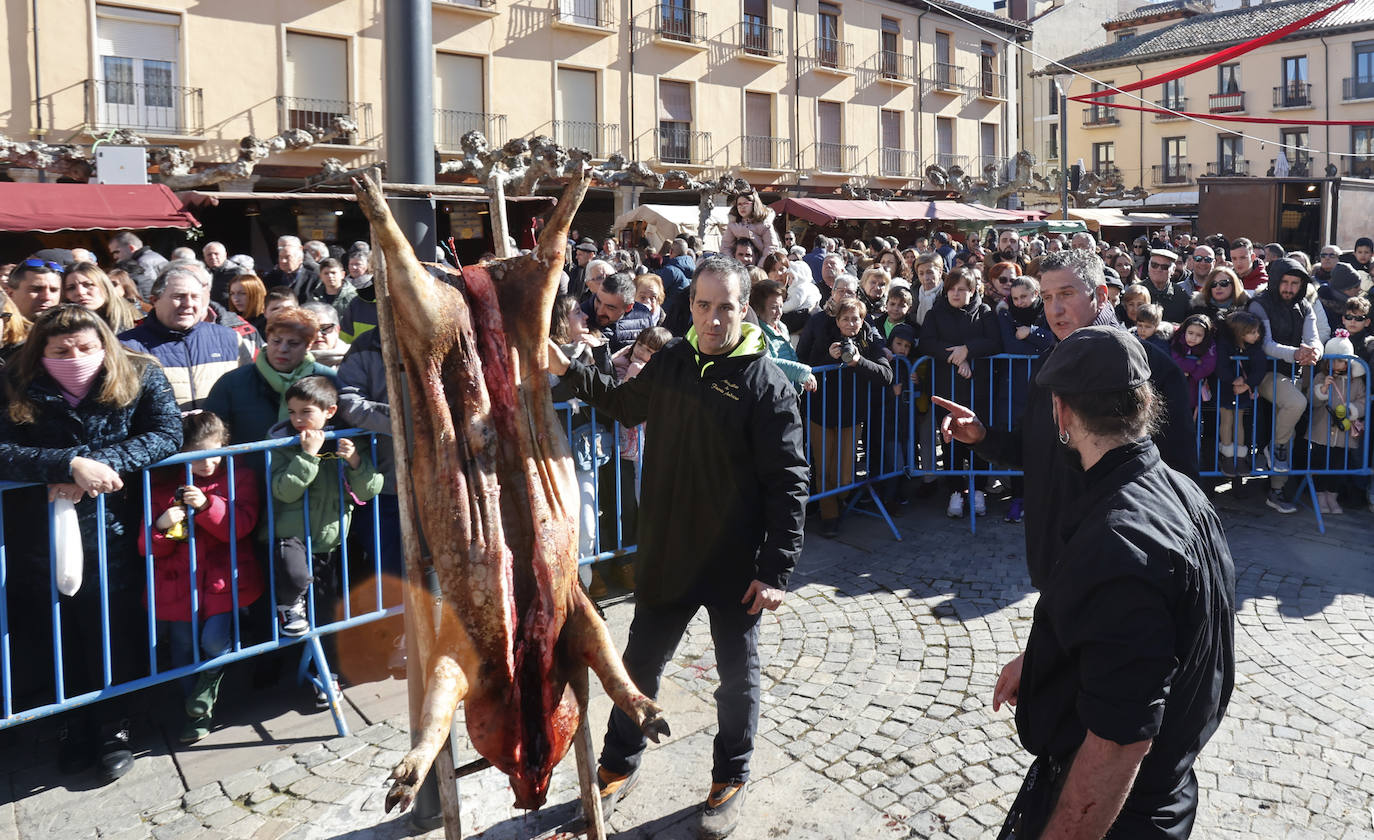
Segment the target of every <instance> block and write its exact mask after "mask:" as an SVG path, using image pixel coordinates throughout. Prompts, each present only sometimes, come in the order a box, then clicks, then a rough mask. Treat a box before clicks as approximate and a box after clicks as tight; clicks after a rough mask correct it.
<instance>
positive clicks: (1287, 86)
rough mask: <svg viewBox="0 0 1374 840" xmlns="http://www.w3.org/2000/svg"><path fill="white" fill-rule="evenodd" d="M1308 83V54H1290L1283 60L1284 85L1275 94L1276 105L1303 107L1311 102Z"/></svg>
mask: <svg viewBox="0 0 1374 840" xmlns="http://www.w3.org/2000/svg"><path fill="white" fill-rule="evenodd" d="M1310 89H1311V88H1310V87H1309V86H1308V84H1307V56H1305V55H1296V56H1289V57H1287V58H1285V59H1284V60H1283V87H1282V88H1280V89H1279V91H1278V95H1277V96H1275V97H1274V98H1275V102H1274V107H1276V108H1277V107H1283V108H1301V107H1305V106H1307V105H1310V104H1312V103H1311V101H1310V100H1311V98H1312V97H1311V94H1310V93H1309V91H1310Z"/></svg>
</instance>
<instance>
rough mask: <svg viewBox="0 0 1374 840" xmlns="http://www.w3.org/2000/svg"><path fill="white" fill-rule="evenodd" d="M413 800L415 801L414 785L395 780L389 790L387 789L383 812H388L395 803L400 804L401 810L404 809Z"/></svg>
mask: <svg viewBox="0 0 1374 840" xmlns="http://www.w3.org/2000/svg"><path fill="white" fill-rule="evenodd" d="M413 801H415V788H414V786H412V785H406V784H401V783H400V782H396V783H395V784H394V785H392V786H391V790H389V791H387V794H386V811H385V812H386V813H388V814H390V813H391V809H392V808H395V807H396V806H397V805H400V806H401V810H402V811H404V810H405V809H407V808H409V807H410V803H411V802H413Z"/></svg>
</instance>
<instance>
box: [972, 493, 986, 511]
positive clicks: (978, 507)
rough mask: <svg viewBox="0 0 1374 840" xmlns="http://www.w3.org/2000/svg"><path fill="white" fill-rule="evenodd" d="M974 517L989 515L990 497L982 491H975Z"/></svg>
mask: <svg viewBox="0 0 1374 840" xmlns="http://www.w3.org/2000/svg"><path fill="white" fill-rule="evenodd" d="M973 515H974V516H987V515H988V497H987V495H986V494H984V493H983V491H982V490H974V491H973Z"/></svg>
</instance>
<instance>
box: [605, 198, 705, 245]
mask: <svg viewBox="0 0 1374 840" xmlns="http://www.w3.org/2000/svg"><path fill="white" fill-rule="evenodd" d="M728 213H729V208H726V207H712V208H711V215H710V216H709V217H707V220H706V238H705V241H703V242H701V243H700V245H701V247H702V248H705V249H706V250H708V251H719V250H720V238H721V235H722V234H723V233H724V232H725V227H726V225H728V224H730V218H729V216H728V215H727V214H728ZM700 221H701V217H700V212H699V211H698V209H697V208H696V206H694V205H679V204H641V205H639V206H638V207H636V208H635V209H633V210H631V211H630V212H628V213H622V214H621V215H620V216H618V217H616V220H615V230H617V231H619V230H623V229H624V228H626V227H629V226H630V225H631V224H633V223H634V222H643V223H644V226H645V227H644V235H645V236H646V237H647V238H648V240H649V247H651V248H654V249H658V248H660V247H662V245H663V243H664V242H666V241H668V240H671V239H673V238H674V237H676V236H679V235H682V234H688V233H690V234H692V235H694V236H695V235H697V229H698V225H699V223H700Z"/></svg>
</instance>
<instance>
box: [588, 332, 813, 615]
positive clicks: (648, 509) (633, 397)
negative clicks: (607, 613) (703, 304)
mask: <svg viewBox="0 0 1374 840" xmlns="http://www.w3.org/2000/svg"><path fill="white" fill-rule="evenodd" d="M563 379H564V381H566V382H570V383H572V385H573V389H574V390H575V391H576V392H577V395H578V396H579V397H581V398H582V399H584V400H586V401H587V402H589V403H591V404H592V405H595V406H596V407H597V408H598V409H599V410H601V411H604V412H606V413H607V414H609V415H611V416H612V417H614V418H615V419H616V420H618V421H620V423H621V424H623V425H625V426H636V425H638V424H640V423H645V422H647V424H648V425H647V426H646V427H645V446H644V468H643V478H642V484H641V491H640V501H639V504H640V509H641V514H640V517H639V552H638V554H637V555H636V558H635V598H636V600H637V601H638V602H639V603H640V604H641V605H653V604H669V603H698V604H701V603H712V604H721V605H726V604H730V605H733V606H735V607H738V606H739V602H740V599H741V598H743V597H744V593H745V591H746V590H747V589H748V588H749V583H750V581H752V580H760V581H763V582H764V583H765V584H768V585H769V586H774V587H777V588H779V589H785V588H786V587H787V579H788V577H789V576H790V575H791V573H792V569H793V568H794V567H795V566H796V562H797V557H798V555H799V554H800V553H801V545H802V523H803V518H804V510H805V505H806V497H807V485H808V481H809V475H808V468H807V463H806V455H805V453H804V451H803V445H802V424H801V417H800V416H799V415H798V413H797V396H796V391H794V390H793V389H792V385H791V383H789V382H788V381H787V377H786V375H784V374H783V372H782V371H781V370H780V369H779V368H778V366H777V365H776V364H774V363H773V361H772V360H771V359H769V358H768V353H767V349H766V345H765V342H764V340H763V336H762V331H761V330H759V329H758V328H757V327H754V326H753V325H751V324H745V325H744V338H743V340H742V341H741V343H740V345H739V346H738V347H736V349H735V350H734V351H733V352H731V353H730V354H729V355H726V356H704V355H701V354H700V353H698V352H697V349H696V345H695V333H694V332H692V333H689V334H688V336H687V337H686V338H683V339H677V340H674V341H671V342H669V343H668V344H667V345H666V346H665V347H664V348H663V349H662V350H660V351H659V352H657V353H655V354H654V357H653V358H652V359H650V360H649V363H648V364H647V365H645V366H644V369H643V370H642V371H640V373H639V375H638V376H636V377H634V378H633V379H630V380H627V381H626V382H624V383H622V384H620V385H619V386H617V385H616V384H615V380H613V379H612V378H611V377H609V376H606V375H604V374H601V373H598V372H596V371H595V370H593V369H592V368H590V367H587V366H586V365H582V364H579V363H577V362H573V363H572V364H571V365H570V367H569V369H568V373H567V375H566V376H564V377H563Z"/></svg>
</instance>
